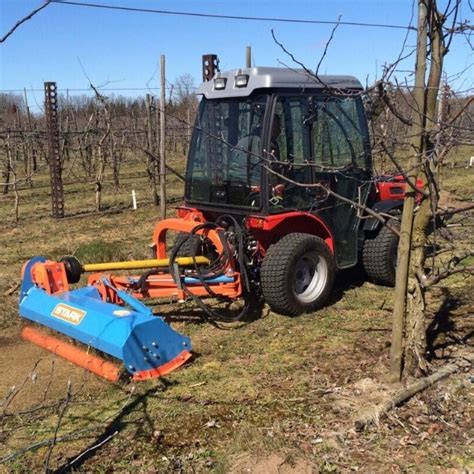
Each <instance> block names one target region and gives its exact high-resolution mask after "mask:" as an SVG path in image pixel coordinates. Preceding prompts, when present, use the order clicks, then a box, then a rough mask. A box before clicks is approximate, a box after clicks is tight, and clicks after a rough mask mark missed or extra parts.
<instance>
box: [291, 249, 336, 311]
mask: <svg viewBox="0 0 474 474" xmlns="http://www.w3.org/2000/svg"><path fill="white" fill-rule="evenodd" d="M327 279H328V265H327V263H326V260H324V259H323V258H321V257H320V256H319V255H318V254H317V253H316V252H308V253H306V254H304V255H303V256H302V257H301V258H300V259H299V260H298V262H297V263H296V265H295V271H294V275H293V293H294V295H295V297H296V299H297V300H298V301H300V302H301V303H312V302H313V301H315V300H316V299H318V298H319V296H320V295H321V293H322V292H323V290H324V287H325V286H326V282H327Z"/></svg>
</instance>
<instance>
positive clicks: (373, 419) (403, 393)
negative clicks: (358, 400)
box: [354, 364, 459, 431]
mask: <svg viewBox="0 0 474 474" xmlns="http://www.w3.org/2000/svg"><path fill="white" fill-rule="evenodd" d="M458 369H459V365H456V364H448V365H446V366H445V367H443V368H442V369H440V370H438V371H437V372H435V373H434V374H431V375H430V376H428V377H425V378H424V379H421V380H417V381H416V382H414V383H412V384H411V385H409V386H408V387H406V388H404V389H403V390H400V391H398V392H397V393H395V395H394V396H393V397H392V398H390V399H389V400H387V401H385V402H383V403H380V404H379V405H376V406H375V407H374V408H373V409H371V410H368V411H366V412H365V413H363V414H362V415H360V416H359V417H358V418H357V419H356V421H355V422H354V426H355V429H356V431H363V430H364V428H365V427H366V426H368V425H370V424H372V423H377V422H378V420H379V419H380V417H382V416H383V415H386V414H387V413H388V412H389V411H390V410H391V409H392V408H394V407H396V406H398V405H400V404H401V403H403V402H404V401H405V400H408V399H409V398H411V397H413V395H416V394H417V393H418V392H421V391H422V390H424V389H426V388H428V387H430V386H431V385H433V384H435V383H436V382H439V381H440V380H442V379H445V378H446V377H449V376H450V375H451V374H453V373H454V372H456V371H457V370H458Z"/></svg>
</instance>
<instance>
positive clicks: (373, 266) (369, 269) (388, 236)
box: [362, 219, 400, 287]
mask: <svg viewBox="0 0 474 474" xmlns="http://www.w3.org/2000/svg"><path fill="white" fill-rule="evenodd" d="M390 225H391V226H392V227H394V228H396V229H400V223H399V222H398V221H396V220H394V219H392V220H390ZM397 248H398V235H396V234H394V233H393V232H392V231H391V230H390V229H389V228H388V227H386V226H382V228H381V229H380V230H379V232H377V234H376V235H374V236H372V237H371V238H367V239H366V240H365V242H364V249H363V251H362V263H363V265H364V270H365V273H367V276H368V277H369V279H370V280H372V281H373V282H374V283H376V284H377V285H383V286H391V287H393V286H395V270H396V267H397Z"/></svg>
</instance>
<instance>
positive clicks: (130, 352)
mask: <svg viewBox="0 0 474 474" xmlns="http://www.w3.org/2000/svg"><path fill="white" fill-rule="evenodd" d="M44 262H46V259H45V258H43V257H34V258H33V259H31V260H29V261H28V262H27V263H26V265H25V267H24V271H23V281H22V285H21V291H20V300H19V307H20V316H21V317H23V318H26V319H29V320H31V321H33V322H35V323H38V324H40V325H42V326H46V327H48V328H50V329H53V330H54V331H57V332H58V333H61V334H63V335H65V336H68V337H70V338H72V339H74V340H75V341H79V342H81V343H83V344H85V345H86V346H88V347H93V348H94V349H97V350H99V351H101V352H104V353H106V354H109V355H111V356H112V357H115V358H116V359H119V360H121V361H122V362H123V364H124V367H125V369H126V370H127V371H128V373H129V374H130V375H131V376H132V377H133V379H135V380H145V379H149V378H152V377H158V376H160V375H164V374H166V373H169V372H171V371H172V370H174V369H175V368H177V367H179V366H181V365H182V364H184V363H185V362H186V360H188V359H189V358H190V357H191V353H190V350H191V341H190V339H189V338H188V337H185V336H183V335H181V334H179V333H178V332H176V331H175V330H173V329H172V328H171V327H170V326H168V324H166V323H165V322H164V321H163V319H162V318H161V317H157V316H154V315H153V313H152V311H151V310H150V309H149V308H148V307H146V306H145V305H143V304H142V303H141V302H139V301H138V300H137V299H135V298H133V297H132V296H130V295H129V294H127V293H125V292H124V291H120V290H117V289H115V288H112V289H113V290H114V291H115V292H116V294H117V296H118V298H119V299H120V300H121V301H123V302H124V303H125V304H124V306H119V305H117V304H112V303H107V302H104V301H103V300H102V298H101V295H100V293H99V291H98V289H97V288H96V287H94V286H87V287H84V288H79V289H74V290H68V291H63V292H60V291H59V292H54V293H52V294H51V293H50V292H48V291H46V290H45V289H44V288H41V287H40V286H39V285H37V284H36V283H35V281H34V279H33V277H32V270H33V267H34V266H35V265H36V264H43V263H44ZM102 283H103V284H104V285H107V286H108V285H110V284H109V282H108V281H107V280H106V278H103V279H102ZM23 336H24V337H25V338H26V339H28V340H30V341H32V342H34V343H36V344H38V345H40V346H42V347H44V348H46V349H48V350H51V351H53V352H55V353H57V354H58V355H60V356H62V357H64V358H66V359H68V360H70V361H71V362H74V363H76V364H78V365H80V366H83V367H86V368H87V369H89V370H91V371H92V372H94V373H96V374H98V375H101V376H102V377H105V378H107V379H109V380H114V381H115V380H118V378H119V374H120V372H121V370H120V368H118V367H117V366H115V364H111V363H110V362H107V361H105V360H104V359H102V358H100V357H96V356H94V355H90V354H88V353H87V352H85V351H84V350H81V349H78V348H77V347H76V346H75V345H71V344H69V343H66V342H64V341H62V340H60V339H57V338H54V337H51V336H48V335H44V334H42V333H41V332H40V331H37V330H36V329H34V328H32V327H27V328H25V329H24V331H23Z"/></svg>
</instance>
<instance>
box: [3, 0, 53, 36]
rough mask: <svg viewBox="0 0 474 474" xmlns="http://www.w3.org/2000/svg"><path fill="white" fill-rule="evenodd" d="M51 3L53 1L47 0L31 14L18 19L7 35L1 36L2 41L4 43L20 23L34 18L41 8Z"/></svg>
mask: <svg viewBox="0 0 474 474" xmlns="http://www.w3.org/2000/svg"><path fill="white" fill-rule="evenodd" d="M50 3H51V0H46V1H45V3H44V4H43V5H41V6H40V7H38V8H37V9H36V10H33V11H32V12H31V13H30V14H29V15H27V16H25V17H24V18H22V19H21V20H18V21H17V22H16V23H15V25H14V26H13V28H11V29H10V30H9V31H7V33H5V35H3V36H2V37H1V38H0V43H3V42H4V41H5V40H6V39H7V38H8V37H9V36H10V35H12V34H13V32H14V31H15V30H16V29H17V28H18V27H19V26H20V25H22V24H23V23H25V22H26V21H28V20H30V19H31V18H33V17H34V16H35V15H36V14H37V13H38V12H40V11H41V10H43V9H44V8H46V7H47V6H48V5H49V4H50Z"/></svg>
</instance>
